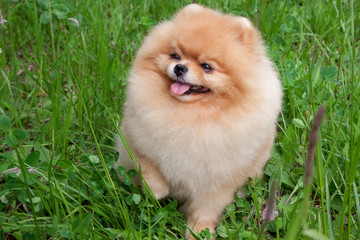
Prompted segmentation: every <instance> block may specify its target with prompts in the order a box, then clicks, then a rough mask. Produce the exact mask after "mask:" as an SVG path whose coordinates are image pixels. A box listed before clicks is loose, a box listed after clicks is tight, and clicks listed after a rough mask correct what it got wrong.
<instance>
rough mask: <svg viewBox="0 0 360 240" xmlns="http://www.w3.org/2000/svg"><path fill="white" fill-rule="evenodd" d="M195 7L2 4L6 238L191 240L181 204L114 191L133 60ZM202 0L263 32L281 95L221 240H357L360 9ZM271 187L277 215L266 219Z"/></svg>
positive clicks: (350, 1)
mask: <svg viewBox="0 0 360 240" xmlns="http://www.w3.org/2000/svg"><path fill="white" fill-rule="evenodd" d="M190 2H191V1H175V0H173V1H156V0H141V1H140V0H122V1H120V0H117V1H115V0H110V1H100V0H36V1H35V0H27V1H25V0H12V1H10V0H2V1H0V10H1V13H2V17H3V19H0V175H1V176H0V238H2V239H177V238H183V233H184V230H185V225H184V224H185V219H184V217H183V215H182V214H181V213H180V212H179V211H178V210H177V205H178V203H177V202H176V201H175V200H163V201H160V202H158V201H156V200H154V199H153V198H152V197H151V196H150V194H143V193H142V192H141V191H140V190H139V189H138V188H137V187H135V186H134V185H133V184H132V183H131V178H132V177H133V176H134V172H131V171H130V172H126V171H124V170H123V169H119V173H120V174H121V175H123V177H124V182H123V183H121V182H119V181H118V180H117V178H116V174H115V172H114V170H113V169H112V168H111V166H112V165H113V163H114V162H115V160H116V159H117V157H118V155H117V153H116V151H115V149H114V147H113V143H114V139H113V138H114V134H115V133H116V132H117V131H118V125H119V122H120V121H121V109H122V106H123V103H124V101H125V99H126V91H125V87H126V78H127V76H128V73H129V69H130V66H131V62H132V60H133V58H134V54H135V52H136V50H137V49H138V47H139V45H140V44H141V41H142V39H143V37H144V35H145V34H146V33H147V32H148V31H149V29H150V28H151V27H152V26H153V25H154V24H156V23H157V22H159V21H161V20H164V19H168V18H169V17H170V16H171V15H172V14H173V13H174V12H175V11H176V10H178V9H180V8H181V7H183V6H184V5H186V4H188V3H190ZM198 2H199V3H202V4H204V5H207V6H210V7H213V8H216V9H219V10H221V11H223V12H227V13H233V14H235V15H243V16H246V17H249V18H250V19H251V20H252V21H253V22H254V24H255V25H256V26H258V27H259V29H260V31H261V32H262V34H263V36H264V39H265V40H266V45H267V47H268V51H269V55H270V56H271V58H272V59H273V61H274V63H275V65H276V68H277V70H278V72H279V74H280V76H281V80H282V83H283V89H284V103H283V110H282V113H281V115H280V117H279V121H278V125H279V131H278V136H277V139H276V144H275V147H274V150H273V153H272V157H271V159H270V161H269V162H268V164H267V166H266V168H265V176H264V178H263V179H261V180H252V181H249V183H248V184H247V186H246V187H245V188H246V192H247V193H248V196H247V198H246V199H239V198H237V197H235V199H234V203H232V204H231V205H230V206H228V207H227V208H226V211H225V214H224V216H223V218H222V220H221V223H220V225H219V227H218V231H217V238H218V239H360V203H359V192H360V174H359V169H360V164H359V162H360V113H359V110H360V108H359V105H360V98H359V97H360V89H359V88H360V80H359V79H360V67H359V49H360V47H359V44H360V28H359V22H360V2H359V1H355V0H333V1H327V0H321V1H310V0H309V1H305V0H304V1H302V0H297V1H295V0H288V1H275V0H274V1H266V0H263V1H260V0H259V1H251V0H239V1H230V0H225V1H216V0H212V1H198ZM5 20H6V21H5ZM323 104H325V105H326V112H325V115H324V120H323V123H322V125H321V128H320V132H319V142H318V144H317V145H316V150H317V151H316V154H315V159H314V166H313V178H312V182H311V184H310V186H307V185H305V184H304V175H305V170H304V162H305V159H306V156H307V150H306V149H307V145H308V142H309V141H308V139H309V131H310V128H311V125H312V123H313V121H314V115H315V113H316V111H317V109H318V108H319V107H320V106H321V105H323ZM275 179H277V185H275V186H276V191H275V196H276V198H275V200H276V217H275V219H273V220H270V221H264V220H263V212H264V211H263V210H264V208H265V206H266V201H267V199H268V196H269V189H270V185H271V183H272V182H274V180H275ZM202 237H205V238H209V234H208V233H207V232H203V233H202Z"/></svg>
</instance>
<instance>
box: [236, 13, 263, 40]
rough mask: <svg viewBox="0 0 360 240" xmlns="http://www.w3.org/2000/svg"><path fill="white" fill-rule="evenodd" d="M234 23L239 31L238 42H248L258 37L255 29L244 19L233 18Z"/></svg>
mask: <svg viewBox="0 0 360 240" xmlns="http://www.w3.org/2000/svg"><path fill="white" fill-rule="evenodd" d="M235 22H236V25H237V27H238V30H239V40H240V41H243V42H248V41H251V40H255V39H253V38H254V37H258V36H257V35H258V33H257V30H256V29H255V27H254V25H253V24H252V22H251V21H250V20H249V19H247V18H245V17H235Z"/></svg>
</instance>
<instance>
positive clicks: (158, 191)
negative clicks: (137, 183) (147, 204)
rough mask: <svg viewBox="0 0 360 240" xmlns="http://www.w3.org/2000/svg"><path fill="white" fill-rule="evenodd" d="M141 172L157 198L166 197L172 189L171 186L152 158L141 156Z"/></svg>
mask: <svg viewBox="0 0 360 240" xmlns="http://www.w3.org/2000/svg"><path fill="white" fill-rule="evenodd" d="M138 159H139V162H140V168H141V174H142V176H143V177H144V179H145V181H146V183H147V184H148V186H149V187H150V189H151V191H152V192H153V194H154V196H155V197H156V199H161V198H164V197H166V196H167V195H168V193H169V191H170V186H169V184H168V182H167V181H166V179H165V177H164V176H163V175H162V173H161V172H160V170H159V168H158V166H156V165H155V164H154V163H153V162H152V161H151V160H150V159H148V158H146V157H144V156H142V157H139V158H138Z"/></svg>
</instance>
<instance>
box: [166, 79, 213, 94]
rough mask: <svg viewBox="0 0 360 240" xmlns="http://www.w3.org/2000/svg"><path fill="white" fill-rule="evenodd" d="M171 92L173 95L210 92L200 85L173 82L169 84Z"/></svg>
mask: <svg viewBox="0 0 360 240" xmlns="http://www.w3.org/2000/svg"><path fill="white" fill-rule="evenodd" d="M170 89H171V92H172V93H173V94H175V95H178V96H180V95H189V94H192V93H207V92H209V91H210V89H209V88H208V87H205V86H201V85H191V84H188V83H181V82H177V81H175V82H173V83H172V84H171V87H170Z"/></svg>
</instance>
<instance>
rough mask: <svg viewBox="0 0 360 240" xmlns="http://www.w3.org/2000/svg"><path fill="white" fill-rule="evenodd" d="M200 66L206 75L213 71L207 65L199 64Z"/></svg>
mask: <svg viewBox="0 0 360 240" xmlns="http://www.w3.org/2000/svg"><path fill="white" fill-rule="evenodd" d="M200 66H201V67H202V69H204V71H205V72H207V73H210V72H211V71H212V70H213V69H212V67H211V66H210V65H209V64H207V63H202V64H200Z"/></svg>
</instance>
